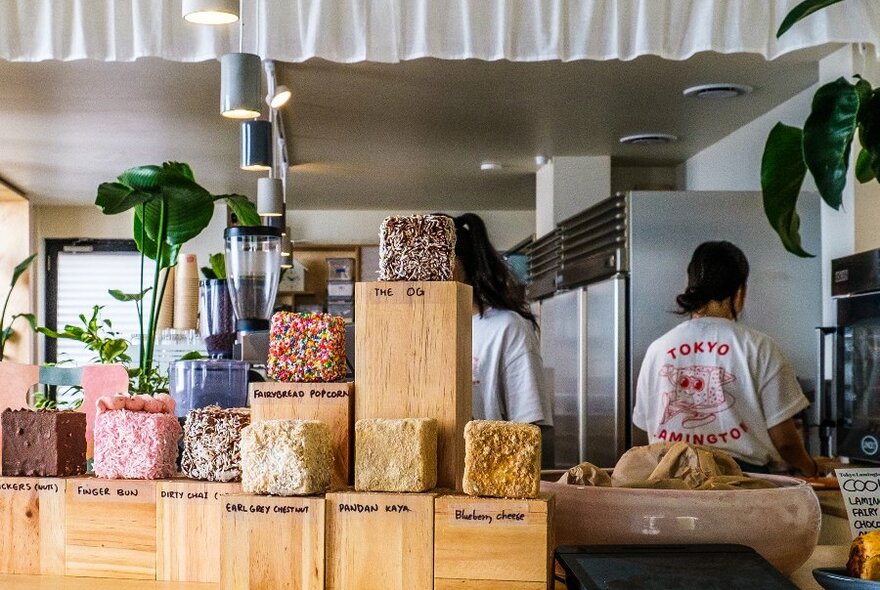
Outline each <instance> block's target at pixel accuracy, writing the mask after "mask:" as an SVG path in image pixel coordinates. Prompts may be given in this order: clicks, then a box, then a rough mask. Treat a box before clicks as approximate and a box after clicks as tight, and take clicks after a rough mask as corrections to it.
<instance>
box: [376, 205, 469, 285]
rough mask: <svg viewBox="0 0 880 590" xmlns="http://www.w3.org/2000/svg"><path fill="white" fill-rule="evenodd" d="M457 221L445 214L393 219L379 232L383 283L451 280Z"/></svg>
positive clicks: (383, 223) (387, 220) (380, 271)
mask: <svg viewBox="0 0 880 590" xmlns="http://www.w3.org/2000/svg"><path fill="white" fill-rule="evenodd" d="M454 264H455V222H454V221H453V220H452V218H450V217H447V216H445V215H408V216H391V217H387V218H386V219H385V221H383V222H382V228H381V229H380V231H379V280H380V281H451V280H452V267H453V265H454Z"/></svg>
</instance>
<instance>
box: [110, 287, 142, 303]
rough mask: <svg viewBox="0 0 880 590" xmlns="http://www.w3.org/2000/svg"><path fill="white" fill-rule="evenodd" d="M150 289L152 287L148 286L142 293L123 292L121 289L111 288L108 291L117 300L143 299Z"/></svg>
mask: <svg viewBox="0 0 880 590" xmlns="http://www.w3.org/2000/svg"><path fill="white" fill-rule="evenodd" d="M150 289H152V287H148V288H146V289H144V290H143V291H141V292H140V293H123V292H122V291H120V290H119V289H110V290H109V291H107V292H108V293H109V294H110V297H112V298H113V299H115V300H116V301H141V300H142V299H143V298H144V295H146V294H147V293H148V292H149V291H150Z"/></svg>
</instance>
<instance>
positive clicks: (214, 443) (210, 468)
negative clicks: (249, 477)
mask: <svg viewBox="0 0 880 590" xmlns="http://www.w3.org/2000/svg"><path fill="white" fill-rule="evenodd" d="M250 423H251V411H250V409H248V408H232V409H228V410H227V409H222V408H220V407H219V406H208V407H206V408H202V409H197V410H190V411H189V412H188V413H187V415H186V425H185V426H184V427H183V458H182V459H181V462H180V470H181V471H183V472H184V473H185V474H186V475H188V476H189V477H191V478H193V479H200V480H205V481H224V482H226V481H240V480H241V430H242V428H244V427H245V426H247V425H248V424H250Z"/></svg>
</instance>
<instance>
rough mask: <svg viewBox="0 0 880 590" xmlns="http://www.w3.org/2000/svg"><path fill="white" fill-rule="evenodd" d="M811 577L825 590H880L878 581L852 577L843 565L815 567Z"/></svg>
mask: <svg viewBox="0 0 880 590" xmlns="http://www.w3.org/2000/svg"><path fill="white" fill-rule="evenodd" d="M813 577H814V578H816V581H817V582H819V585H820V586H822V587H823V588H824V589H825V590H880V582H872V581H871V580H862V579H860V578H853V577H852V576H850V575H848V574H847V573H846V568H845V567H820V568H816V569H814V570H813Z"/></svg>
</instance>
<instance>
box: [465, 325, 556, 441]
mask: <svg viewBox="0 0 880 590" xmlns="http://www.w3.org/2000/svg"><path fill="white" fill-rule="evenodd" d="M472 327H473V385H474V393H473V414H474V419H476V420H510V421H512V422H538V423H540V424H546V425H552V424H553V413H552V411H551V410H550V402H549V396H548V395H547V394H546V387H545V386H544V379H543V363H542V362H541V352H540V346H539V344H538V336H537V334H536V333H535V329H534V327H532V325H531V323H530V322H529V321H528V320H527V319H525V318H524V317H522V316H521V315H519V314H518V313H516V312H515V311H510V310H507V309H493V308H489V309H486V310H485V312H483V317H480V314H479V313H475V314H474V316H473V323H472Z"/></svg>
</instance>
